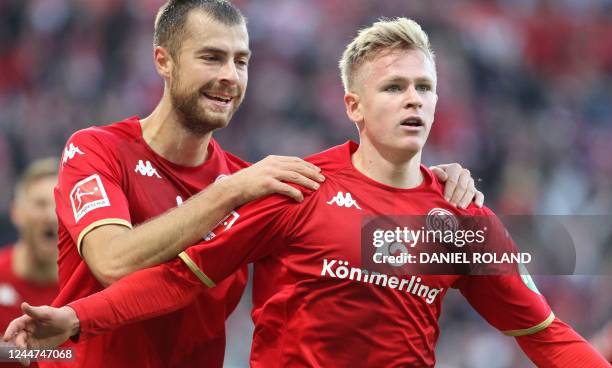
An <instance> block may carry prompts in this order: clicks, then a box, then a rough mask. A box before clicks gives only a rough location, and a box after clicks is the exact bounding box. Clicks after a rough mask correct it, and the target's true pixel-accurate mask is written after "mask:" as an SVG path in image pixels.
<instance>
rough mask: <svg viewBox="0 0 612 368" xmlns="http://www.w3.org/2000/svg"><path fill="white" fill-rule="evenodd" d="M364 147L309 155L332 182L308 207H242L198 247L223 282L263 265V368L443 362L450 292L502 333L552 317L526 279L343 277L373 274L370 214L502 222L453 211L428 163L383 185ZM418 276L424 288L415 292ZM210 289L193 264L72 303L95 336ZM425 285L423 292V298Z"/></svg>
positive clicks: (259, 363) (269, 203)
mask: <svg viewBox="0 0 612 368" xmlns="http://www.w3.org/2000/svg"><path fill="white" fill-rule="evenodd" d="M356 148H357V146H356V145H355V144H351V143H349V144H345V145H342V146H339V147H335V148H332V149H330V150H328V151H325V152H323V153H321V154H319V155H316V156H313V157H311V158H310V159H309V161H311V162H313V163H314V164H316V165H318V166H320V167H321V168H322V169H323V172H324V174H325V175H326V178H327V179H326V181H325V183H324V184H323V185H322V186H321V188H320V189H319V190H317V191H315V192H312V193H310V194H308V195H307V196H306V199H305V200H304V201H303V202H302V203H296V202H294V201H292V200H290V199H288V198H285V197H282V196H276V195H275V196H270V197H267V198H265V199H262V200H259V201H256V202H253V203H250V204H247V205H246V206H244V207H242V208H240V209H238V210H237V211H236V214H235V215H234V216H233V217H232V219H233V220H234V221H232V222H231V224H228V226H226V228H225V231H223V232H221V233H219V234H216V236H215V237H214V238H213V239H212V240H210V241H207V242H203V243H201V244H199V245H196V246H193V247H190V248H188V249H187V250H186V253H187V254H188V255H189V256H190V258H191V259H192V260H193V262H195V264H196V265H197V266H198V268H199V269H200V270H201V271H202V272H204V273H205V274H206V275H207V276H208V277H209V278H211V279H212V280H213V281H214V282H216V283H219V282H220V281H221V280H223V279H224V278H225V277H227V276H228V275H230V274H231V273H232V272H234V270H236V269H239V268H240V267H242V266H243V265H244V264H246V263H248V262H255V276H254V289H253V302H254V310H253V320H254V322H255V332H254V338H253V347H252V354H251V365H252V366H254V367H275V366H284V367H285V366H291V367H301V366H308V367H316V366H326V365H329V364H330V362H334V365H337V366H351V365H352V366H380V367H383V366H384V367H391V366H419V367H420V366H433V365H434V364H435V356H434V349H435V343H436V340H437V338H438V334H439V328H438V323H437V320H438V317H439V315H440V311H441V306H442V297H443V295H444V294H445V292H446V290H447V289H448V288H449V287H458V288H459V289H461V291H462V292H463V293H464V295H466V297H467V298H468V300H469V301H470V303H472V304H473V305H474V306H475V307H476V309H477V310H478V311H479V312H480V313H481V314H483V316H484V317H485V318H486V319H487V320H488V321H489V322H490V323H492V324H493V325H494V326H495V327H497V328H499V329H502V330H506V329H512V330H516V329H525V328H529V327H532V326H535V325H537V324H539V323H541V322H542V321H544V320H545V319H546V318H547V317H548V316H549V315H550V308H549V307H548V305H547V304H546V302H545V300H544V298H543V297H541V296H540V295H539V294H538V293H536V292H534V291H532V290H530V289H529V288H528V287H527V286H526V285H525V284H524V283H523V282H522V280H521V278H520V276H518V275H501V276H482V277H470V276H459V275H448V276H440V275H421V276H419V277H418V278H417V277H416V275H414V276H412V277H411V276H403V277H402V278H401V279H402V280H403V281H401V282H400V278H397V280H394V281H397V283H395V284H393V286H391V285H392V282H391V281H389V285H387V284H386V282H387V281H385V283H383V284H382V285H381V284H378V285H377V284H375V283H372V281H371V280H372V279H370V282H365V281H363V280H359V281H357V280H351V279H349V278H341V277H339V276H338V275H340V271H339V270H340V265H341V263H340V262H348V264H349V267H353V266H354V267H364V273H365V272H366V271H365V269H366V266H364V265H365V264H366V263H365V262H362V259H361V256H362V253H361V252H362V245H361V229H362V221H363V220H364V218H365V217H364V216H367V215H373V214H391V215H393V214H396V215H398V214H399V215H405V214H419V215H423V214H427V213H428V212H429V211H430V210H432V209H445V210H447V211H450V212H452V213H454V214H456V215H457V214H474V215H487V216H490V215H492V213H491V212H490V210H488V209H484V210H480V209H476V208H474V207H471V208H470V209H468V210H467V211H466V210H459V209H456V208H454V207H451V206H449V205H448V204H447V203H446V201H445V200H444V198H443V194H442V186H441V185H440V184H439V183H438V182H437V181H436V180H435V178H434V176H433V175H432V174H431V173H430V172H429V171H428V170H427V169H426V168H424V167H422V173H423V175H424V178H425V180H424V182H423V184H422V185H420V186H419V187H417V188H414V189H397V188H391V187H388V186H386V185H384V184H381V183H377V182H374V181H373V180H371V179H369V178H367V177H365V176H364V175H362V174H360V173H359V172H358V171H357V170H355V169H354V167H353V166H352V164H351V162H350V155H351V153H352V152H354V151H355V150H356ZM339 192H342V193H343V194H346V193H351V196H352V199H353V200H354V201H355V202H350V201H348V202H347V201H338V200H336V201H335V202H334V199H333V198H338V193H339ZM343 198H344V197H343ZM502 236H503V237H504V238H508V236H507V235H505V234H502ZM499 239H501V238H499ZM499 239H497V240H499ZM504 241H506V242H508V241H510V242H511V239H505V240H504ZM511 245H513V243H512V244H511ZM331 261H333V262H334V263H333V265H330V263H329V262H331ZM326 262H327V263H326ZM326 264H327V266H326ZM330 271H331V272H330ZM364 277H365V276H364ZM374 277H377V276H374ZM409 278H410V279H411V280H412V281H411V283H410V284H408V279H409ZM415 279H416V283H417V284H415V286H414V287H413V288H412V292H409V290H410V289H411V287H412V285H413V284H412V282H415ZM364 280H365V279H364ZM388 280H391V277H389V278H388ZM404 282H405V283H404ZM398 283H399V286H398ZM202 285H203V284H202V282H200V281H199V279H198V277H196V275H195V274H194V273H192V272H191V271H190V270H189V268H188V267H187V266H186V265H185V264H184V263H183V262H182V261H181V260H175V261H172V262H169V263H167V264H165V265H162V266H159V267H155V268H152V269H148V270H143V271H139V272H137V273H135V274H133V275H130V276H128V277H126V278H124V279H122V280H120V281H119V282H117V283H116V284H115V285H113V286H111V287H110V288H108V289H107V290H105V291H104V292H102V293H100V294H96V295H94V296H91V297H89V298H88V299H84V300H79V301H76V302H73V303H72V304H71V306H72V307H73V308H74V309H75V310H76V312H77V314H78V316H79V318H80V319H81V322H82V325H81V328H82V335H83V337H84V338H88V337H90V336H92V335H94V334H96V333H100V332H104V331H107V330H109V329H112V328H115V327H116V326H119V325H121V324H124V323H126V322H133V321H137V320H141V319H143V318H150V317H153V316H157V315H159V314H162V313H166V312H168V311H172V310H175V309H177V308H180V307H182V306H183V305H185V303H188V302H189V300H191V299H192V298H194V297H195V296H196V295H197V294H198V293H199V292H201V291H198V290H196V288H198V289H202V288H203V286H202ZM405 285H408V286H407V287H406V286H405ZM416 285H420V287H419V292H418V293H416V292H415V291H414V290H416V289H417V287H416ZM423 285H425V286H426V287H427V289H423V290H429V291H432V290H440V291H439V292H438V291H435V292H434V293H433V294H431V295H430V294H429V292H426V293H425V294H420V292H421V291H420V290H421V287H422V286H423ZM198 286H199V287H198ZM434 294H435V295H434Z"/></svg>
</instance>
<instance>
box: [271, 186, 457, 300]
mask: <svg viewBox="0 0 612 368" xmlns="http://www.w3.org/2000/svg"><path fill="white" fill-rule="evenodd" d="M347 184H348V185H347ZM351 184H352V185H351ZM359 184H361V185H359ZM305 207H306V208H304V210H303V211H302V213H301V216H303V221H300V222H299V224H300V226H298V228H299V230H298V231H297V232H296V234H295V238H294V240H293V241H292V242H291V245H290V247H289V248H288V249H287V251H286V252H284V253H285V254H283V257H287V258H286V259H287V261H286V262H285V267H287V268H288V270H289V271H291V272H293V273H295V275H296V277H297V278H305V279H317V280H321V279H331V280H336V281H350V282H356V283H363V284H367V285H371V284H373V285H376V286H382V287H385V288H388V289H389V291H392V289H395V291H399V292H408V293H410V292H412V291H413V289H414V290H415V292H418V290H419V285H421V284H422V285H427V287H428V290H429V289H431V290H433V289H447V288H449V287H450V286H451V285H452V283H453V282H454V281H455V280H456V278H457V277H456V276H437V275H421V276H419V275H413V274H407V273H406V272H405V269H402V268H401V263H400V264H397V265H390V264H389V263H384V264H380V263H377V262H374V259H375V257H374V255H375V254H376V253H383V254H390V253H393V252H394V251H397V249H395V250H394V249H393V246H392V245H391V244H390V243H385V244H384V246H381V247H376V245H375V244H374V243H373V237H372V233H373V230H375V229H374V228H375V227H376V226H377V224H378V223H381V222H388V221H387V220H389V219H392V221H396V219H399V218H406V219H410V218H415V219H418V221H420V220H421V219H425V218H426V216H427V214H428V213H430V212H431V211H432V210H434V209H436V208H440V209H444V210H446V211H451V208H450V206H448V204H447V203H446V202H445V201H444V198H442V196H441V195H439V194H438V193H437V192H435V191H427V190H425V191H398V192H395V193H393V192H389V191H385V190H380V189H379V188H372V187H369V186H364V185H363V183H359V182H354V183H351V182H350V181H349V182H348V183H346V182H342V184H339V183H338V184H336V183H334V182H330V183H327V185H325V186H323V187H322V188H321V189H320V190H319V191H317V192H316V193H315V194H313V197H312V198H310V203H308V205H307V206H305ZM376 259H380V256H379V257H377V258H376ZM396 267H397V268H396ZM413 276H414V277H413ZM415 288H416V289H415ZM423 293H425V290H424V289H421V294H423ZM432 294H433V292H432V293H430V294H429V295H432ZM430 301H431V298H430Z"/></svg>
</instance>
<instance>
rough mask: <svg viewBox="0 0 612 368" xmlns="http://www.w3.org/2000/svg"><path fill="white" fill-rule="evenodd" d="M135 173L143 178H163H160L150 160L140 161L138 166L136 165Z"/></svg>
mask: <svg viewBox="0 0 612 368" xmlns="http://www.w3.org/2000/svg"><path fill="white" fill-rule="evenodd" d="M134 172H137V173H139V174H140V175H142V176H148V177H152V176H154V175H155V176H157V177H158V178H160V179H161V176H159V174H158V173H157V170H156V169H155V168H154V167H153V165H151V162H150V161H149V160H147V161H144V162H143V161H142V160H138V164H137V165H136V169H135V170H134Z"/></svg>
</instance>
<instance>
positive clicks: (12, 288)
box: [0, 245, 59, 367]
mask: <svg viewBox="0 0 612 368" xmlns="http://www.w3.org/2000/svg"><path fill="white" fill-rule="evenodd" d="M13 250H14V247H13V246H12V245H10V246H5V247H3V248H2V249H0V330H1V331H6V328H7V327H8V325H9V323H11V321H12V320H13V319H15V318H17V317H19V316H21V315H22V314H23V313H22V312H21V307H20V306H21V303H22V302H28V303H30V304H31V305H48V304H50V303H51V302H52V301H53V299H54V298H55V296H56V295H57V292H58V290H59V288H58V285H57V283H56V282H52V283H49V284H43V285H39V284H36V283H33V282H31V281H27V280H24V279H21V278H19V277H18V276H17V275H15V273H14V272H13V264H12V263H13ZM0 367H21V364H19V363H17V362H15V363H14V364H12V363H0ZM31 367H36V365H35V364H34V365H31Z"/></svg>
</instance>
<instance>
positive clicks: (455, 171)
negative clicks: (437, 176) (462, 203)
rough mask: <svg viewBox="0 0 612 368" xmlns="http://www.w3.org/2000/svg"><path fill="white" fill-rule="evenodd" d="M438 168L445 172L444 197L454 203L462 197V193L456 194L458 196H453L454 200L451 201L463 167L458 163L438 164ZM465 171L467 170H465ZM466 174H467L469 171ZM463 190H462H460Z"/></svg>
mask: <svg viewBox="0 0 612 368" xmlns="http://www.w3.org/2000/svg"><path fill="white" fill-rule="evenodd" d="M438 168H439V169H440V170H442V171H444V173H445V174H446V181H445V182H444V198H445V199H446V200H447V201H449V202H451V203H452V204H454V205H456V204H457V203H458V202H459V199H460V198H461V197H463V194H464V193H460V194H461V196H459V193H458V194H457V197H458V198H455V202H453V201H452V199H453V196H454V195H455V192H456V190H457V185H459V179H460V178H461V174H462V172H463V167H461V165H459V164H448V165H438ZM466 171H467V170H466ZM467 172H468V176H469V171H467ZM462 192H463V191H462Z"/></svg>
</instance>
